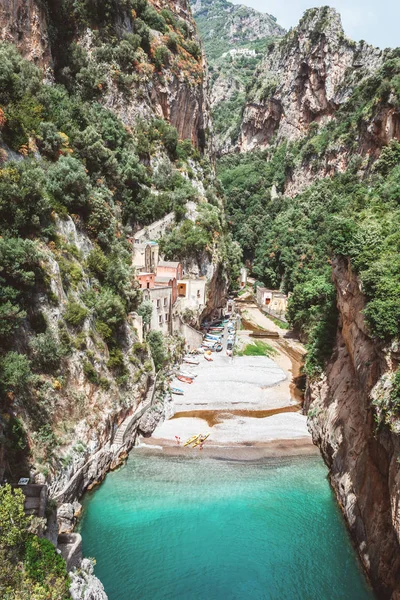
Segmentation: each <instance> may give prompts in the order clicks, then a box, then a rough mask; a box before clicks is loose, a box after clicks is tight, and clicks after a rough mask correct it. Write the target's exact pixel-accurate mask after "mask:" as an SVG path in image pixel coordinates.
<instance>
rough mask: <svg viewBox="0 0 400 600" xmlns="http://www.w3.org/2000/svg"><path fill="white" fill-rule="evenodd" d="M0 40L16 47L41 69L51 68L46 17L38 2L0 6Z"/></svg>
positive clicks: (8, 0) (10, 0)
mask: <svg viewBox="0 0 400 600" xmlns="http://www.w3.org/2000/svg"><path fill="white" fill-rule="evenodd" d="M0 39H1V40H4V41H7V42H12V43H13V44H15V45H16V46H17V48H18V49H19V50H20V51H21V53H22V54H23V55H24V56H25V57H26V58H28V59H29V60H31V61H33V62H35V63H36V64H38V65H39V66H41V67H47V66H49V65H50V64H51V50H50V42H49V36H48V29H47V21H46V15H45V11H44V9H43V7H42V6H41V5H39V4H38V3H37V2H35V0H28V1H24V0H4V1H3V2H2V3H1V7H0Z"/></svg>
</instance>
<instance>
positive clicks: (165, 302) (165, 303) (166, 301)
mask: <svg viewBox="0 0 400 600" xmlns="http://www.w3.org/2000/svg"><path fill="white" fill-rule="evenodd" d="M167 304H168V298H164V306H167Z"/></svg>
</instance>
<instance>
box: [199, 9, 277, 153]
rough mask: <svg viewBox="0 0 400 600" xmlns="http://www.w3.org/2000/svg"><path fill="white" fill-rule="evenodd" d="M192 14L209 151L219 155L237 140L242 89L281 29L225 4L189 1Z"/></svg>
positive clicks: (273, 21)
mask: <svg viewBox="0 0 400 600" xmlns="http://www.w3.org/2000/svg"><path fill="white" fill-rule="evenodd" d="M192 10H193V15H194V18H195V20H196V23H197V26H198V29H199V34H200V36H201V39H202V42H203V44H204V48H205V51H206V55H207V60H208V66H209V72H210V80H211V86H210V88H211V89H210V102H211V110H212V116H213V124H214V144H215V149H216V152H217V154H223V153H226V152H229V151H231V150H232V148H233V147H234V143H235V142H236V140H237V136H238V134H239V130H240V121H241V112H242V108H243V106H244V102H245V96H246V86H247V85H248V84H249V82H250V81H251V78H252V76H253V73H254V70H255V68H256V67H257V65H258V64H259V62H260V61H261V59H262V56H263V52H264V51H265V49H266V47H267V44H268V43H269V42H271V40H273V39H277V38H279V37H281V36H282V35H283V34H284V33H285V31H284V29H283V28H282V27H281V26H280V25H279V24H278V23H277V22H276V19H275V17H273V16H272V15H269V14H264V13H260V12H258V11H256V10H254V9H253V8H249V7H247V6H242V5H234V4H231V3H230V2H226V0H222V1H218V2H214V1H210V0H202V1H201V0H199V1H198V2H192Z"/></svg>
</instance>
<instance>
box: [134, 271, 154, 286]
mask: <svg viewBox="0 0 400 600" xmlns="http://www.w3.org/2000/svg"><path fill="white" fill-rule="evenodd" d="M136 279H137V280H138V282H139V285H140V289H142V290H146V289H147V290H148V289H152V288H153V287H154V286H155V279H156V276H155V275H154V273H138V274H137V275H136Z"/></svg>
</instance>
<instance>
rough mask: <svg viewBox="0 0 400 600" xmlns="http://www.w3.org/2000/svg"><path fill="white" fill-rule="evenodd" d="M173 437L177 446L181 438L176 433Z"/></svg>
mask: <svg viewBox="0 0 400 600" xmlns="http://www.w3.org/2000/svg"><path fill="white" fill-rule="evenodd" d="M175 439H176V443H177V444H178V446H179V444H180V443H181V438H180V437H179V435H176V436H175Z"/></svg>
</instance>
